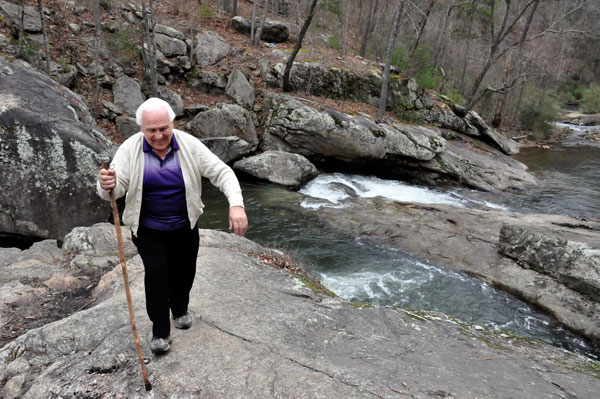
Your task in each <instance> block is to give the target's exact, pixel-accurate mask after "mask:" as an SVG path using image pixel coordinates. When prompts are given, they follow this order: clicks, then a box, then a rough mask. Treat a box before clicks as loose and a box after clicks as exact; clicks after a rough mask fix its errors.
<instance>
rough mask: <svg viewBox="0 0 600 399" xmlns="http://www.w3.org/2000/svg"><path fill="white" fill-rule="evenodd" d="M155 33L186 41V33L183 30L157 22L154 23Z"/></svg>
mask: <svg viewBox="0 0 600 399" xmlns="http://www.w3.org/2000/svg"><path fill="white" fill-rule="evenodd" d="M154 33H157V34H161V35H165V36H168V37H172V38H174V39H178V40H181V41H185V35H184V34H183V33H182V32H181V31H178V30H177V29H175V28H172V27H170V26H166V25H161V24H156V25H154Z"/></svg>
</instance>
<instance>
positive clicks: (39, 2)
mask: <svg viewBox="0 0 600 399" xmlns="http://www.w3.org/2000/svg"><path fill="white" fill-rule="evenodd" d="M37 5H38V11H39V13H40V19H41V21H42V37H43V38H44V53H45V54H46V64H45V67H46V75H50V50H49V49H48V34H47V32H46V23H45V21H44V3H43V1H42V0H37Z"/></svg>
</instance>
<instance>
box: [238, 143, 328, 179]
mask: <svg viewBox="0 0 600 399" xmlns="http://www.w3.org/2000/svg"><path fill="white" fill-rule="evenodd" d="M233 168H234V169H235V170H239V171H242V172H244V173H248V174H249V175H251V176H254V177H257V178H259V179H263V180H267V181H269V182H271V183H275V184H281V185H284V186H291V187H300V185H302V184H304V183H306V182H307V181H309V180H311V179H313V178H315V177H317V175H318V174H319V171H318V170H317V168H316V167H315V165H313V164H312V163H310V161H309V160H308V159H306V158H305V157H303V156H302V155H299V154H290V153H289V152H282V151H266V152H263V153H262V154H258V155H254V156H252V157H248V158H244V159H242V160H239V161H237V162H236V163H235V164H233Z"/></svg>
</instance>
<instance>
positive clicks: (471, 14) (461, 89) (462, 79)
mask: <svg viewBox="0 0 600 399" xmlns="http://www.w3.org/2000/svg"><path fill="white" fill-rule="evenodd" d="M475 7H476V0H472V1H471V6H470V8H469V11H468V14H467V18H468V20H469V23H468V26H469V28H468V30H467V40H466V42H467V43H466V45H467V48H466V49H465V51H464V54H463V65H462V72H461V75H460V86H459V89H458V91H459V92H460V93H461V94H462V93H463V92H464V88H465V75H466V73H467V61H468V59H469V54H470V52H471V42H472V39H471V35H472V33H473V21H474V20H475Z"/></svg>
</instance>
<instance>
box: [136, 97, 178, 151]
mask: <svg viewBox="0 0 600 399" xmlns="http://www.w3.org/2000/svg"><path fill="white" fill-rule="evenodd" d="M141 129H142V133H144V137H146V141H147V142H148V144H150V147H152V149H153V150H154V152H155V153H156V154H157V155H159V156H161V157H164V156H166V155H167V153H168V152H169V146H170V145H171V137H172V136H173V122H171V121H170V120H169V114H168V113H167V111H166V110H164V109H160V110H156V111H146V112H144V113H143V114H142V128H141Z"/></svg>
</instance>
